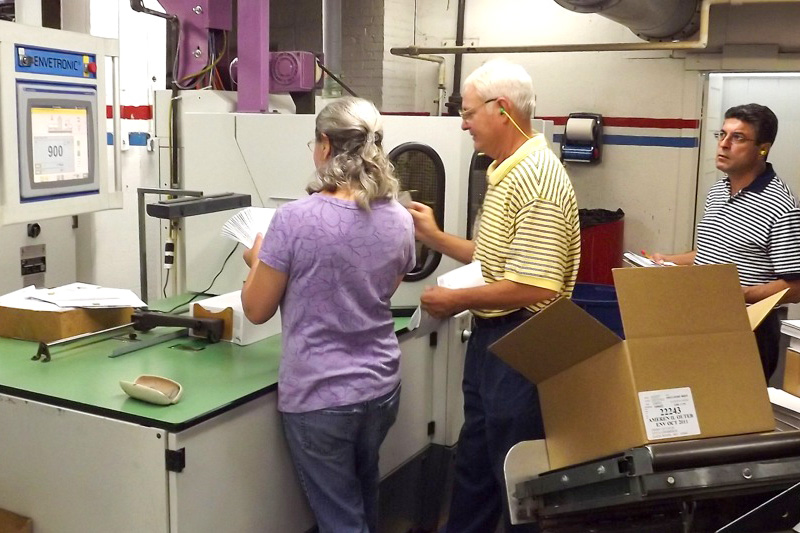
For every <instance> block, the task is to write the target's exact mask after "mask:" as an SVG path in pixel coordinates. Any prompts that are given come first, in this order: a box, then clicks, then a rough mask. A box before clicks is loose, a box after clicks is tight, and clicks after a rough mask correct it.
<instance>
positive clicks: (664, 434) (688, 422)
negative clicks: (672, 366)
mask: <svg viewBox="0 0 800 533" xmlns="http://www.w3.org/2000/svg"><path fill="white" fill-rule="evenodd" d="M639 405H640V406H641V408H642V419H643V420H644V427H645V430H646V431H647V438H648V439H649V440H654V441H655V440H660V439H672V438H675V437H689V436H692V435H700V425H699V424H698V422H697V409H696V408H695V406H694V400H693V399H692V389H690V388H689V387H680V388H677V389H665V390H651V391H643V392H640V393H639Z"/></svg>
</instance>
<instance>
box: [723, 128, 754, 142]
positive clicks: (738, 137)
mask: <svg viewBox="0 0 800 533" xmlns="http://www.w3.org/2000/svg"><path fill="white" fill-rule="evenodd" d="M714 138H716V139H717V140H718V141H719V142H723V141H725V140H727V139H729V138H730V140H731V142H732V143H733V144H742V143H746V142H747V141H753V142H755V139H750V138H749V137H745V136H744V135H743V134H741V133H739V132H738V131H734V132H733V133H728V132H727V131H725V130H719V131H715V132H714Z"/></svg>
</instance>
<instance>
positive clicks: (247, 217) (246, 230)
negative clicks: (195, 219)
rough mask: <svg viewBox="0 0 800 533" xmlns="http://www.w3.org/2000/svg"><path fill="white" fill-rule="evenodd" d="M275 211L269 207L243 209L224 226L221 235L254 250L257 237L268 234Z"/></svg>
mask: <svg viewBox="0 0 800 533" xmlns="http://www.w3.org/2000/svg"><path fill="white" fill-rule="evenodd" d="M275 211H276V210H275V209H272V208H269V207H248V208H246V209H242V210H241V211H239V212H238V213H236V214H235V215H233V216H232V217H231V218H229V219H228V221H227V222H225V224H223V226H222V231H221V232H220V234H221V235H222V236H223V237H227V238H228V239H232V240H234V241H238V242H240V243H242V244H244V245H245V246H246V247H248V248H252V247H253V244H254V243H255V242H256V235H258V234H259V233H260V234H262V235H264V234H265V233H266V232H267V229H268V228H269V223H270V222H271V221H272V217H273V215H275Z"/></svg>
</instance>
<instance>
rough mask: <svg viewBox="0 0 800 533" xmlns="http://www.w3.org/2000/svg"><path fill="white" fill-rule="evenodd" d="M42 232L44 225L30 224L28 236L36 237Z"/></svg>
mask: <svg viewBox="0 0 800 533" xmlns="http://www.w3.org/2000/svg"><path fill="white" fill-rule="evenodd" d="M41 232H42V227H41V226H40V225H39V224H38V223H36V222H34V223H33V224H28V237H30V238H32V239H35V238H36V237H38V236H39V234H40V233H41Z"/></svg>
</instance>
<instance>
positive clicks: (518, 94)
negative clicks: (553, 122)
mask: <svg viewBox="0 0 800 533" xmlns="http://www.w3.org/2000/svg"><path fill="white" fill-rule="evenodd" d="M470 86H471V87H472V88H473V89H475V92H476V93H477V94H478V96H479V97H480V98H481V99H482V100H484V101H486V100H490V99H492V98H499V97H501V96H504V97H506V98H508V99H509V100H511V103H512V104H514V107H515V108H516V109H517V111H519V112H520V113H521V114H522V115H523V116H527V117H528V118H532V117H533V111H534V107H535V105H536V96H535V95H534V93H533V81H532V80H531V76H530V74H528V72H527V71H526V70H525V69H524V68H522V66H521V65H518V64H516V63H512V62H510V61H508V60H506V59H502V58H498V59H492V60H490V61H487V62H486V63H484V64H483V65H481V66H480V67H478V68H477V69H475V70H474V71H473V72H472V74H470V75H469V76H467V79H466V80H464V87H465V88H466V87H470Z"/></svg>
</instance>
